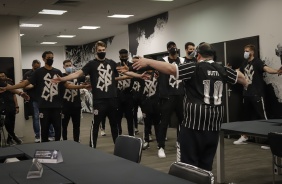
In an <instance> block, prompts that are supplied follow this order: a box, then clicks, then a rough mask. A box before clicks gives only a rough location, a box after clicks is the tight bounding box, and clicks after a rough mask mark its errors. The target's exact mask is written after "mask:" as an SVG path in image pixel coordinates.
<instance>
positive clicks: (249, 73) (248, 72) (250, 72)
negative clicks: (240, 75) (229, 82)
mask: <svg viewBox="0 0 282 184" xmlns="http://www.w3.org/2000/svg"><path fill="white" fill-rule="evenodd" d="M244 71H245V72H244V73H245V78H246V79H248V82H249V84H252V82H253V75H254V74H255V71H254V67H253V65H249V67H248V66H246V67H245V69H244Z"/></svg>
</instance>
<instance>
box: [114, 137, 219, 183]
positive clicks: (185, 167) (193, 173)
mask: <svg viewBox="0 0 282 184" xmlns="http://www.w3.org/2000/svg"><path fill="white" fill-rule="evenodd" d="M142 146H143V141H142V139H141V138H138V137H133V136H127V135H120V136H118V137H117V139H116V142H115V148H114V155H116V156H119V157H121V158H124V159H127V160H130V161H132V162H136V163H140V161H141V155H142ZM169 174H171V175H174V176H176V177H180V178H183V179H186V180H189V181H192V182H194V183H198V184H213V183H214V176H213V174H212V173H211V172H209V171H206V170H203V169H200V168H198V167H195V166H192V165H189V164H185V163H181V162H174V163H173V164H172V165H171V166H170V169H169Z"/></svg>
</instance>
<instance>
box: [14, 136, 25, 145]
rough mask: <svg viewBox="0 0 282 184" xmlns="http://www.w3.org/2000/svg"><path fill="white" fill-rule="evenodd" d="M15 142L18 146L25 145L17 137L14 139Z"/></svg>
mask: <svg viewBox="0 0 282 184" xmlns="http://www.w3.org/2000/svg"><path fill="white" fill-rule="evenodd" d="M13 140H14V141H15V142H16V143H17V144H22V143H23V141H22V140H21V139H20V138H18V137H17V136H15V137H13Z"/></svg>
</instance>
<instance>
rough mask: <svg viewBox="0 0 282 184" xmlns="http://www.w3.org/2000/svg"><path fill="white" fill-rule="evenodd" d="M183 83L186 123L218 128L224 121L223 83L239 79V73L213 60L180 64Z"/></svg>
mask: <svg viewBox="0 0 282 184" xmlns="http://www.w3.org/2000/svg"><path fill="white" fill-rule="evenodd" d="M176 78H178V79H180V80H183V82H184V90H185V96H184V120H183V123H182V124H183V125H184V126H185V127H188V128H192V129H195V130H208V131H218V130H220V125H221V123H222V120H223V115H224V107H223V104H222V93H223V85H224V83H226V82H228V83H230V84H235V83H236V82H237V72H236V71H235V70H233V69H230V68H228V67H223V66H221V65H219V64H217V63H215V62H214V61H212V60H209V61H201V62H199V63H185V64H182V65H179V66H178V67H177V76H176Z"/></svg>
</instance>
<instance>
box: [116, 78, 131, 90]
mask: <svg viewBox="0 0 282 184" xmlns="http://www.w3.org/2000/svg"><path fill="white" fill-rule="evenodd" d="M130 82H131V80H130V79H125V80H120V81H118V89H120V90H124V89H126V88H129V86H130Z"/></svg>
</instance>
